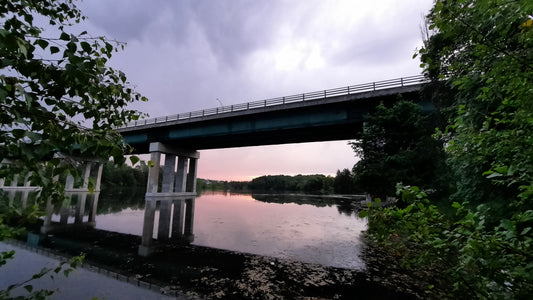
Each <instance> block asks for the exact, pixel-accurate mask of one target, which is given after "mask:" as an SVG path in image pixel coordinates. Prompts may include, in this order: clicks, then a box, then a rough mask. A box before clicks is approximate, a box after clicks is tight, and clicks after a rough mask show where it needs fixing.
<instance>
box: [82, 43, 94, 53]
mask: <svg viewBox="0 0 533 300" xmlns="http://www.w3.org/2000/svg"><path fill="white" fill-rule="evenodd" d="M80 45H81V48H82V49H83V51H85V52H87V53H89V54H90V53H91V52H92V51H93V48H92V47H91V45H90V44H89V43H87V42H81V43H80Z"/></svg>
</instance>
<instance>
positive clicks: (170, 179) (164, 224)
mask: <svg viewBox="0 0 533 300" xmlns="http://www.w3.org/2000/svg"><path fill="white" fill-rule="evenodd" d="M175 169H176V155H173V154H168V153H167V154H165V165H164V167H163V182H162V186H161V192H162V193H172V192H173V191H174V178H175V175H176V172H175ZM171 215H172V201H171V200H170V199H163V200H161V202H160V204H159V226H158V230H157V239H158V240H167V239H168V238H169V235H170V220H171Z"/></svg>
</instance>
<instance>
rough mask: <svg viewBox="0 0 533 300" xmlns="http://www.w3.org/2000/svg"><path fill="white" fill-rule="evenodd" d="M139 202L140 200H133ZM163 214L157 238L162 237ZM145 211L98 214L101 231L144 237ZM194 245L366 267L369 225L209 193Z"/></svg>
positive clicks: (328, 209)
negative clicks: (364, 239) (363, 255)
mask: <svg viewBox="0 0 533 300" xmlns="http://www.w3.org/2000/svg"><path fill="white" fill-rule="evenodd" d="M132 202H135V201H132ZM158 215H159V214H158V213H156V218H155V229H154V235H156V233H157V224H158ZM143 218H144V210H141V209H132V208H126V209H123V210H122V211H121V212H118V213H113V214H105V215H98V216H97V217H96V228H98V229H103V230H109V231H115V232H121V233H127V234H134V235H138V236H140V235H141V232H142V222H143ZM194 223H195V224H194V234H195V241H194V243H193V244H195V245H201V246H208V247H213V248H220V249H226V250H233V251H239V252H248V253H254V254H260V255H266V256H274V257H279V258H288V259H294V260H300V261H304V262H310V263H319V264H324V265H328V266H335V267H343V268H354V269H355V268H361V267H363V263H362V262H361V260H360V259H359V257H358V255H359V251H360V244H359V235H360V233H361V231H362V230H364V229H365V228H366V222H365V221H364V220H360V219H357V218H354V217H353V216H348V215H344V214H339V213H338V211H337V208H336V206H323V207H316V206H313V205H309V204H294V203H284V204H280V203H266V202H261V201H256V200H254V199H253V198H252V196H251V195H243V194H237V195H235V194H229V193H228V194H226V195H224V194H222V193H217V192H214V193H210V192H206V193H204V194H203V195H202V196H200V197H197V198H196V204H195V217H194Z"/></svg>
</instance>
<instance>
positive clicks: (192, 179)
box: [187, 158, 198, 192]
mask: <svg viewBox="0 0 533 300" xmlns="http://www.w3.org/2000/svg"><path fill="white" fill-rule="evenodd" d="M197 170H198V159H197V158H190V159H189V174H187V192H196V172H197Z"/></svg>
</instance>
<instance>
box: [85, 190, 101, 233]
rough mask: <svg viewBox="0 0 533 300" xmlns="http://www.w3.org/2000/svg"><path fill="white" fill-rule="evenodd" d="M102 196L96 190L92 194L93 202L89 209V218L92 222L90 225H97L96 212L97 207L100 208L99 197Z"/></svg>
mask: <svg viewBox="0 0 533 300" xmlns="http://www.w3.org/2000/svg"><path fill="white" fill-rule="evenodd" d="M99 196H100V192H94V193H93V194H92V199H91V202H90V206H89V207H90V210H89V218H88V220H87V221H88V222H89V223H90V224H89V225H91V226H95V225H96V212H97V208H98V197H99Z"/></svg>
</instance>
